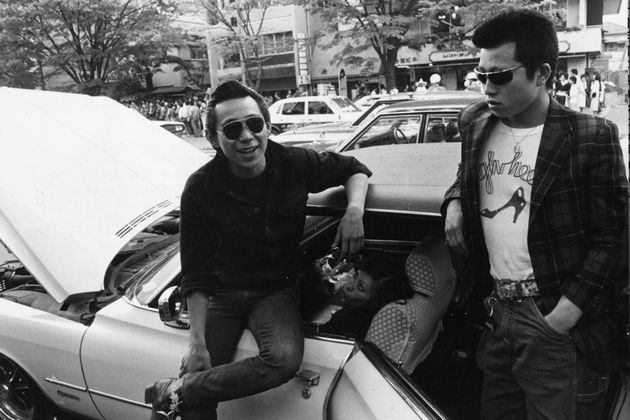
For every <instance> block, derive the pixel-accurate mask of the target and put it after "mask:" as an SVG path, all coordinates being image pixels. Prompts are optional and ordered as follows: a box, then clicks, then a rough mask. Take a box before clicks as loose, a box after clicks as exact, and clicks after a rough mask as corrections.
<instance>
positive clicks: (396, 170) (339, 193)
mask: <svg viewBox="0 0 630 420" xmlns="http://www.w3.org/2000/svg"><path fill="white" fill-rule="evenodd" d="M460 151H461V143H430V144H423V145H421V147H418V145H416V144H400V145H387V146H375V147H368V148H365V149H356V150H352V151H347V152H343V154H344V155H345V154H347V155H352V156H354V157H356V158H357V159H358V160H359V161H361V162H362V163H363V164H365V165H366V166H367V167H368V168H370V170H371V171H372V172H373V175H372V177H371V178H370V179H369V190H368V195H367V198H366V202H365V209H366V211H387V212H390V211H394V212H400V213H405V212H408V213H415V214H425V215H429V216H438V215H439V214H440V206H441V204H442V201H443V199H444V193H445V192H446V190H447V189H448V187H450V186H451V184H452V183H453V182H454V181H455V175H456V173H457V166H458V163H459V160H460ZM345 203H346V201H345V194H344V193H343V188H342V187H340V188H336V189H329V190H326V191H324V192H322V193H319V194H315V195H312V196H311V197H310V199H309V202H308V205H309V207H311V209H315V208H316V209H322V208H333V209H341V208H345V205H346V204H345Z"/></svg>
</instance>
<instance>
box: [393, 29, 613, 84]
mask: <svg viewBox="0 0 630 420" xmlns="http://www.w3.org/2000/svg"><path fill="white" fill-rule="evenodd" d="M558 46H559V52H560V57H559V62H558V71H562V72H564V73H568V72H569V71H570V70H571V69H574V68H575V69H577V70H578V73H579V74H582V73H583V72H584V70H585V69H586V68H587V67H589V66H591V65H592V64H593V62H594V60H595V59H596V58H597V57H598V56H599V54H600V52H601V49H602V30H601V27H599V26H597V27H591V28H584V29H579V30H574V31H562V32H558ZM478 63H479V50H478V49H476V48H474V47H473V46H472V45H470V46H467V47H464V48H462V49H460V50H453V51H445V50H437V49H434V48H433V45H431V44H427V45H426V46H424V47H423V48H422V49H420V50H414V49H411V48H408V47H403V48H401V49H400V51H399V52H398V60H397V61H396V69H397V78H396V80H397V84H398V85H400V86H399V89H400V88H401V87H402V86H405V85H407V84H409V83H411V82H412V81H419V80H421V79H422V80H424V81H425V82H428V81H429V77H430V76H431V75H432V74H434V73H437V74H439V75H440V76H441V78H442V82H441V84H442V86H444V87H446V89H449V90H461V89H464V80H465V78H466V74H467V73H469V72H471V71H473V69H474V68H475V67H476V66H477V65H478Z"/></svg>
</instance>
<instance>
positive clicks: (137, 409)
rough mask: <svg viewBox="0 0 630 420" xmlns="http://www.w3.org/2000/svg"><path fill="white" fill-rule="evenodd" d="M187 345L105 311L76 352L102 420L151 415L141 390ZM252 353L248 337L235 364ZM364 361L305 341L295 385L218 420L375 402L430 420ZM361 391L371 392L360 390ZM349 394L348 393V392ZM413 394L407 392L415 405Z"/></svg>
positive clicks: (329, 411)
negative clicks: (367, 385) (351, 389)
mask: <svg viewBox="0 0 630 420" xmlns="http://www.w3.org/2000/svg"><path fill="white" fill-rule="evenodd" d="M178 272H179V257H178V256H177V257H175V258H172V259H171V261H170V262H169V263H168V264H167V265H166V266H165V267H164V268H163V269H162V270H161V272H160V273H157V274H156V275H155V276H153V278H152V279H151V280H149V281H147V283H146V284H145V285H144V287H143V289H144V290H145V291H147V293H148V294H150V295H152V296H154V297H157V295H158V294H159V292H160V291H161V290H162V289H164V286H165V285H167V284H173V283H174V279H176V277H177V275H178ZM160 278H161V279H160ZM156 285H162V286H160V287H156ZM149 300H150V301H155V298H153V297H151V298H150V299H149ZM187 345H188V331H187V330H185V329H180V328H174V327H172V326H167V325H166V324H164V323H162V322H161V321H160V319H159V316H158V312H157V310H156V309H155V308H152V307H149V306H147V305H142V304H140V305H139V304H138V302H137V301H136V302H134V301H131V300H129V299H127V298H123V299H119V300H118V301H117V302H114V303H113V304H111V305H109V306H107V307H106V308H103V309H102V310H101V311H100V312H99V313H98V314H97V316H96V319H95V320H94V322H93V324H92V326H91V327H90V328H89V331H88V332H87V333H86V335H85V338H84V340H83V345H82V350H81V361H82V364H83V370H84V375H85V381H86V383H87V386H88V388H89V390H90V394H91V397H92V399H93V401H94V403H95V404H96V406H97V407H98V409H99V411H100V413H101V414H102V415H103V417H104V418H105V419H120V418H147V417H148V416H149V410H150V407H149V406H148V405H146V404H144V402H143V397H144V389H145V387H147V386H149V385H151V384H152V383H153V382H155V381H156V380H158V379H161V378H167V377H176V376H177V375H178V371H179V366H180V361H181V357H182V355H183V354H184V353H185V351H186V349H187ZM257 352H258V348H257V346H256V342H255V340H254V338H253V336H252V335H251V333H250V332H249V331H248V330H246V331H245V332H244V333H243V335H242V337H241V340H240V342H239V344H238V347H237V351H236V354H235V359H242V358H246V357H250V356H253V355H255V354H257ZM363 354H364V352H363V351H362V350H360V349H359V348H358V347H355V343H354V342H353V341H352V340H350V339H346V338H342V337H337V338H336V337H331V336H321V335H319V334H316V333H310V334H309V335H307V337H306V339H305V350H304V359H303V362H302V365H301V367H300V370H299V372H298V374H297V375H296V378H294V379H293V380H290V381H289V382H287V383H286V384H284V385H282V386H280V387H278V388H274V389H271V390H268V391H266V392H263V393H261V394H257V395H252V396H250V397H247V398H242V399H238V400H233V401H227V402H223V403H221V404H220V405H219V417H220V418H238V419H243V420H248V419H252V420H254V419H296V418H299V419H304V420H309V419H313V420H315V419H317V420H321V419H323V418H324V419H325V418H340V419H341V418H344V415H345V413H347V412H348V410H354V409H357V410H358V409H359V407H363V406H364V405H365V404H366V401H367V400H374V399H375V398H376V399H377V400H378V399H379V398H380V399H383V404H386V405H385V406H387V407H397V408H396V410H395V411H394V412H395V413H400V416H399V417H400V418H433V417H418V416H417V415H416V417H413V416H412V414H413V413H417V410H416V409H415V408H413V407H414V404H416V405H417V401H416V402H415V403H414V404H412V405H410V403H409V402H408V401H407V400H408V399H409V395H406V394H405V393H401V392H400V390H401V389H403V388H401V387H400V383H401V382H400V377H397V376H396V375H389V376H388V377H385V376H384V372H385V371H384V370H383V369H378V368H377V367H376V366H375V365H374V362H375V361H378V360H379V359H378V357H377V356H374V355H373V359H370V358H368V357H366V356H363ZM366 383H371V384H373V385H372V386H371V387H368V388H365V386H364V385H365V384H366ZM347 387H353V389H354V391H352V392H349V391H348V389H346V388H347ZM414 392H415V391H408V393H410V394H412V395H414V398H416V399H417V398H418V395H417V394H415V393H414ZM373 405H374V404H371V405H370V406H369V407H368V408H362V409H361V410H363V411H365V410H368V411H366V412H372V417H369V416H368V417H365V418H379V419H380V418H387V417H382V416H381V414H383V411H382V408H379V407H380V404H377V406H373ZM407 406H409V407H412V408H406V407H407ZM403 414H404V415H403ZM374 416H375V417H374ZM346 418H347V417H346ZM351 418H363V417H354V416H352V417H351ZM392 418H393V417H392Z"/></svg>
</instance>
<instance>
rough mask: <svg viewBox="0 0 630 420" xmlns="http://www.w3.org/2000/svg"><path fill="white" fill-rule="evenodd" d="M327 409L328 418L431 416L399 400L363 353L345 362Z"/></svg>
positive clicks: (363, 419) (373, 419) (375, 419)
mask: <svg viewBox="0 0 630 420" xmlns="http://www.w3.org/2000/svg"><path fill="white" fill-rule="evenodd" d="M328 411H329V413H330V416H329V417H328V418H329V419H330V420H345V419H361V420H383V419H392V420H394V419H395V420H411V419H413V420H418V419H419V418H420V419H430V417H425V416H422V415H420V416H419V414H418V413H417V412H416V411H414V410H413V409H412V407H411V406H409V405H408V404H407V403H406V402H405V401H404V400H402V398H401V396H400V395H399V394H398V393H397V392H396V391H395V390H394V389H393V388H392V387H391V385H390V384H389V383H388V382H387V381H386V380H385V378H383V376H382V375H381V374H380V373H379V372H378V371H377V370H376V369H375V368H374V365H373V364H372V363H370V361H369V360H368V359H367V358H366V356H365V355H364V354H363V353H357V354H355V355H354V356H353V357H352V359H350V360H349V361H348V363H347V364H346V365H345V367H344V370H343V373H342V374H341V378H340V380H339V383H338V384H337V387H336V389H335V392H334V393H333V395H332V398H331V401H330V407H329V410H328Z"/></svg>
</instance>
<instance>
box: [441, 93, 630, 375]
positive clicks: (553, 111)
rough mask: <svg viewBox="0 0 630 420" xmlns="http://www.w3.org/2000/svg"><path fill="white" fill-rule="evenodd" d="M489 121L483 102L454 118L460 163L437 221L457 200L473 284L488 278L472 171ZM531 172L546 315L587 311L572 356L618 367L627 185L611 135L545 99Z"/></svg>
mask: <svg viewBox="0 0 630 420" xmlns="http://www.w3.org/2000/svg"><path fill="white" fill-rule="evenodd" d="M496 122H497V118H496V117H495V116H493V115H492V114H491V113H490V111H489V110H488V107H487V105H486V104H485V103H478V104H474V105H471V106H469V107H468V108H466V109H464V110H463V111H462V112H461V114H460V116H459V127H460V130H461V135H462V156H461V164H460V167H459V170H458V173H457V180H456V181H455V183H454V184H453V186H452V187H451V188H450V189H449V190H448V191H447V192H446V195H445V202H444V204H443V206H442V210H443V213H444V210H445V209H446V205H447V203H448V201H449V200H450V199H453V198H460V199H461V203H462V210H463V213H464V221H465V226H466V232H465V233H466V241H467V246H468V249H469V252H470V253H471V255H470V263H471V266H472V267H473V270H474V271H473V273H474V278H476V279H479V278H482V279H484V278H488V276H489V265H488V264H489V263H488V257H487V250H486V247H485V244H484V241H483V234H482V229H481V217H480V215H479V191H478V189H479V180H478V173H477V168H478V162H479V155H480V151H481V147H482V143H483V141H484V139H486V138H488V136H489V134H490V132H491V130H492V127H493V126H494V124H495V123H496ZM535 171H536V172H535V175H534V181H533V185H532V195H531V203H530V205H531V208H530V216H529V231H528V237H527V244H528V247H529V252H530V256H531V260H532V265H533V269H534V276H535V278H536V282H537V284H538V288H539V290H540V293H541V298H542V303H543V307H544V308H543V309H544V311H545V312H544V313H548V312H550V311H551V310H552V309H553V308H554V307H555V305H556V303H557V302H558V300H559V298H560V296H561V295H563V294H564V295H565V296H566V297H567V298H569V299H570V300H571V301H572V302H573V303H574V304H576V305H577V306H578V307H580V308H581V309H582V310H583V311H584V315H583V316H582V318H581V319H580V320H579V321H578V323H577V325H576V326H575V327H574V328H573V329H572V331H571V334H572V337H573V339H574V341H575V344H576V346H577V348H578V350H579V351H580V352H581V353H582V354H583V355H584V356H585V358H586V360H588V361H590V362H591V364H592V365H593V367H595V368H597V369H598V370H608V369H612V368H615V367H617V366H619V365H620V364H621V363H623V362H624V361H625V360H626V359H627V351H626V349H625V346H626V345H627V338H625V337H624V324H625V322H627V304H628V296H627V290H628V280H629V275H628V235H627V234H628V229H627V221H628V178H627V175H626V169H625V165H624V163H623V157H622V150H621V146H620V144H619V138H618V131H617V126H616V125H615V124H613V123H611V122H610V121H608V120H605V119H603V118H599V117H595V116H591V115H586V114H582V113H578V112H575V111H572V110H569V109H568V108H565V107H563V106H561V105H560V104H558V103H557V102H556V101H554V100H551V104H550V106H549V112H548V115H547V120H546V122H545V126H544V129H543V133H542V139H541V143H540V148H539V150H538V158H537V161H536V169H535ZM479 276H482V277H479ZM477 283H479V282H477ZM624 304H625V305H626V308H625V309H626V310H625V311H624V308H623V306H624Z"/></svg>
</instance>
